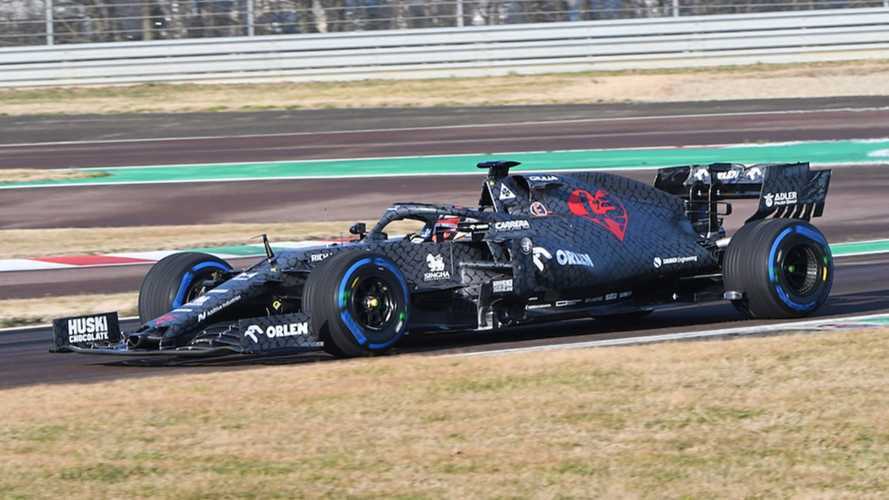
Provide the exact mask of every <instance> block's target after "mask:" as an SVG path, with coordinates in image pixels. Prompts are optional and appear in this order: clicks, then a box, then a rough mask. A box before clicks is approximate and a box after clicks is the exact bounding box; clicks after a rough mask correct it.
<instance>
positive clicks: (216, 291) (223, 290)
mask: <svg viewBox="0 0 889 500" xmlns="http://www.w3.org/2000/svg"><path fill="white" fill-rule="evenodd" d="M207 293H228V288H214V289H212V290H210V291H209V292H207Z"/></svg>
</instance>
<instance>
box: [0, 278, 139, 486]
mask: <svg viewBox="0 0 889 500" xmlns="http://www.w3.org/2000/svg"><path fill="white" fill-rule="evenodd" d="M137 301H138V294H137V293H135V292H132V293H114V294H95V295H70V296H63V297H42V298H39V299H7V300H0V328H11V327H15V326H27V325H39V324H49V323H51V322H52V320H53V319H55V318H63V317H65V316H78V315H81V314H90V313H97V312H111V311H119V312H120V316H121V317H125V316H135V315H136V314H137V313H138V308H137ZM0 496H3V495H2V494H0Z"/></svg>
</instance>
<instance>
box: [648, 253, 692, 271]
mask: <svg viewBox="0 0 889 500" xmlns="http://www.w3.org/2000/svg"><path fill="white" fill-rule="evenodd" d="M697 261H698V256H697V255H689V256H687V257H667V258H660V257H655V258H654V267H655V269H660V268H661V267H663V266H670V265H675V264H686V263H688V262H697Z"/></svg>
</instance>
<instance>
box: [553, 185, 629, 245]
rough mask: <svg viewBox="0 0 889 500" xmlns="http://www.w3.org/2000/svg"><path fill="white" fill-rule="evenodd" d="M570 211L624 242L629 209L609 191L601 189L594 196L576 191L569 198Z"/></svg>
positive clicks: (586, 192)
mask: <svg viewBox="0 0 889 500" xmlns="http://www.w3.org/2000/svg"><path fill="white" fill-rule="evenodd" d="M568 209H569V210H571V213H572V214H574V215H576V216H578V217H583V218H584V219H587V220H591V221H593V222H595V223H596V224H598V225H600V226H602V227H604V228H605V229H607V230H608V231H609V232H610V233H611V234H613V235H614V236H615V237H617V239H619V240H620V241H623V240H624V236H625V235H626V233H627V222H628V221H629V217H628V215H627V209H626V208H624V205H623V203H621V202H620V200H619V199H617V197H615V196H612V195H611V194H609V193H608V191H605V190H602V189H600V190H598V191H596V194H595V196H594V195H592V194H591V193H590V192H589V191H585V190H583V189H575V190H574V192H573V193H571V196H569V197H568Z"/></svg>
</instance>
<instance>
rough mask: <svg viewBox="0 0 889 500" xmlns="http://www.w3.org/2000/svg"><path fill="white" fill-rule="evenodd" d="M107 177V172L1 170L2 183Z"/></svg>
mask: <svg viewBox="0 0 889 500" xmlns="http://www.w3.org/2000/svg"><path fill="white" fill-rule="evenodd" d="M107 175H108V174H107V173H105V172H94V171H91V172H85V171H82V170H73V169H47V170H42V169H29V168H13V169H9V170H0V182H33V181H65V180H71V179H92V178H96V177H105V176H107Z"/></svg>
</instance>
